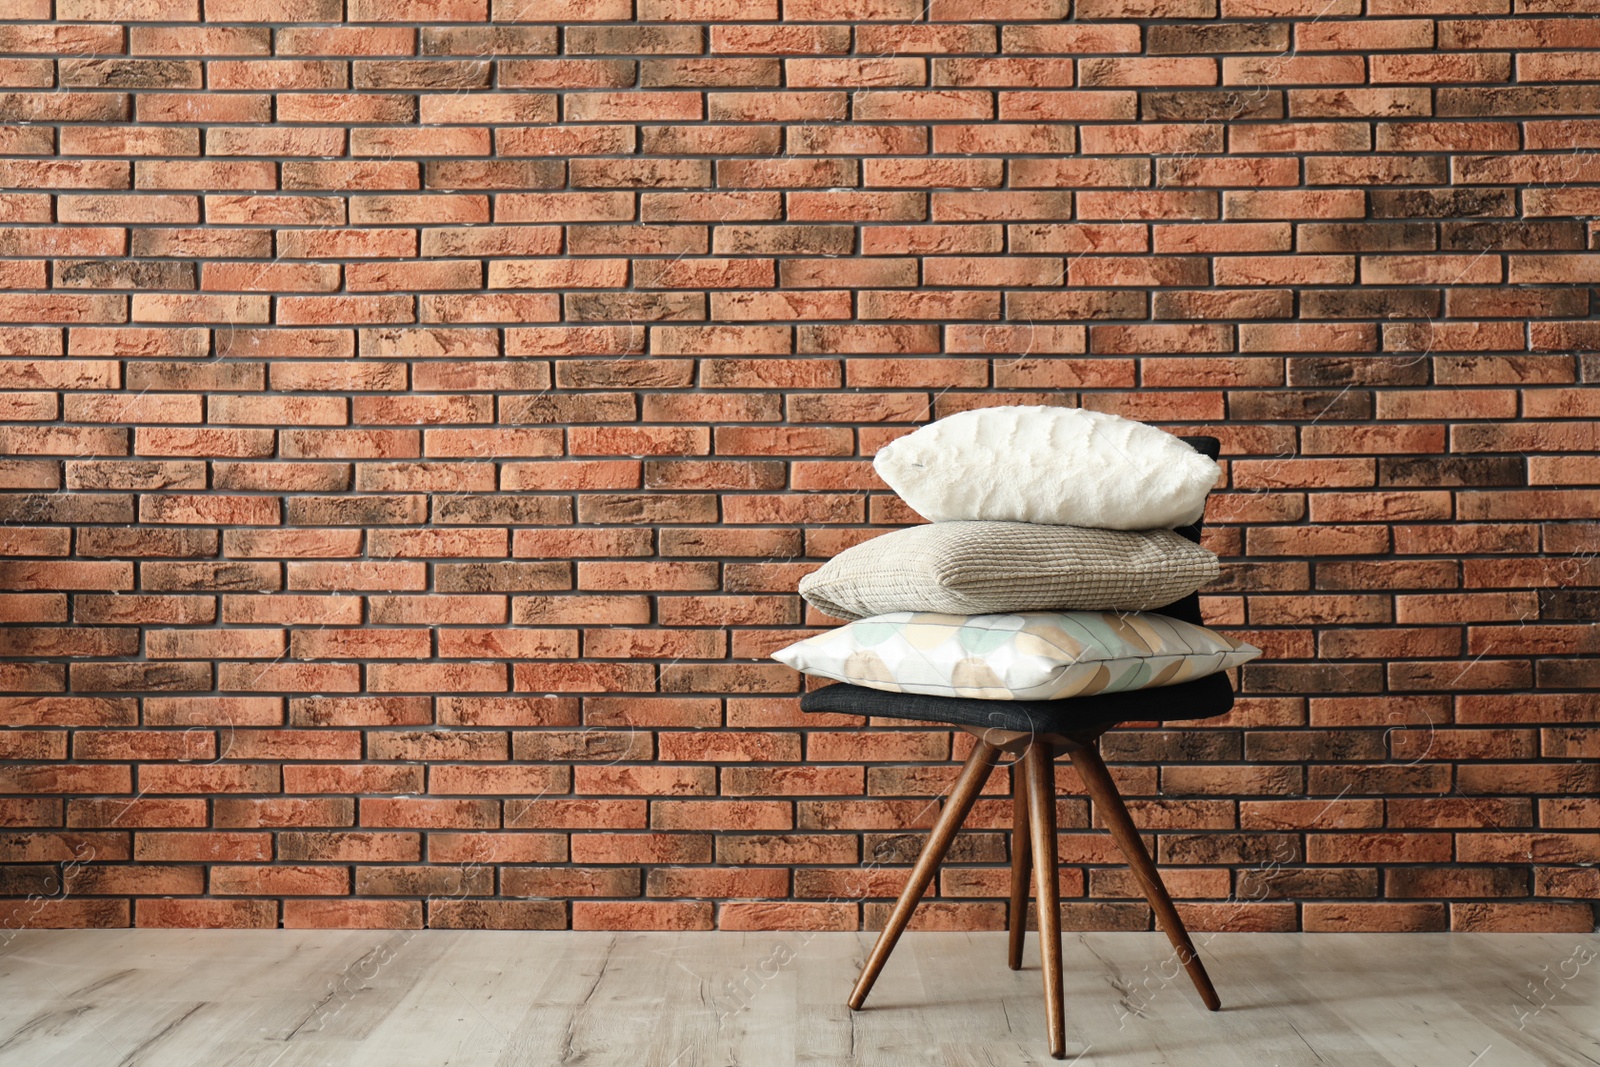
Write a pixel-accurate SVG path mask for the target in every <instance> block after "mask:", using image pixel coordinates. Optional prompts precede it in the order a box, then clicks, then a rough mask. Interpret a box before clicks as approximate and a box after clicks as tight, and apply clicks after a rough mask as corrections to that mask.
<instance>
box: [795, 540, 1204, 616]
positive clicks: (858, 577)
mask: <svg viewBox="0 0 1600 1067" xmlns="http://www.w3.org/2000/svg"><path fill="white" fill-rule="evenodd" d="M1219 572H1220V568H1219V567H1218V566H1217V557H1216V556H1214V555H1212V554H1211V553H1210V552H1209V551H1207V550H1206V549H1204V548H1201V547H1200V546H1199V545H1197V544H1195V543H1193V542H1192V541H1189V540H1187V539H1186V538H1184V537H1182V536H1181V535H1179V534H1176V533H1173V532H1172V531H1171V530H1094V529H1088V528H1085V527H1081V526H1042V525H1038V524H1035V523H1028V522H935V523H931V524H929V525H927V526H913V527H911V528H910V529H907V530H897V531H895V532H894V533H890V534H884V535H883V536H882V537H874V538H873V539H872V540H870V541H865V542H862V543H861V544H859V545H856V546H855V547H854V548H849V549H846V550H845V551H843V552H841V553H839V554H838V555H837V556H835V557H833V559H831V560H829V561H828V562H827V563H825V564H824V565H823V566H822V569H821V570H818V571H816V572H815V573H812V574H808V575H806V577H805V578H803V579H801V582H800V595H801V596H803V597H805V598H806V600H808V601H810V602H811V603H812V604H814V605H815V606H816V607H818V608H820V609H821V610H823V611H825V612H827V613H828V614H829V615H834V616H837V617H838V618H841V619H863V618H867V617H869V616H872V615H883V614H886V613H889V612H895V611H932V612H941V613H944V614H947V615H993V614H999V613H1004V612H1013V611H1150V610H1152V609H1155V608H1161V607H1165V606H1166V605H1168V604H1171V603H1172V602H1173V601H1175V600H1181V599H1182V598H1183V597H1185V596H1188V595H1189V594H1190V593H1192V592H1194V591H1195V590H1196V589H1198V588H1200V587H1201V586H1202V585H1205V584H1206V583H1207V582H1209V581H1211V580H1213V579H1214V578H1216V577H1217V575H1218V573H1219Z"/></svg>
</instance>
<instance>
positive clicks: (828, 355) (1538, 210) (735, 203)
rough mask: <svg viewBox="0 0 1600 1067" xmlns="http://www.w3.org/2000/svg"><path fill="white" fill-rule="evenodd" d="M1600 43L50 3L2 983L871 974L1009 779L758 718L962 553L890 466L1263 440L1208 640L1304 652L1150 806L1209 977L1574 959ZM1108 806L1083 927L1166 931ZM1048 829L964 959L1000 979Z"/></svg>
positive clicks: (972, 2) (980, 914)
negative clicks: (957, 457) (913, 501)
mask: <svg viewBox="0 0 1600 1067" xmlns="http://www.w3.org/2000/svg"><path fill="white" fill-rule="evenodd" d="M52 17H53V18H55V19H57V20H59V21H56V22H50V21H46V20H48V19H50V18H52ZM274 18H280V19H286V20H291V21H286V22H273V21H269V20H271V19H274ZM341 18H343V19H345V20H346V21H345V22H343V23H341V22H340V21H339V20H340V19H341ZM1597 43H1600V9H1596V8H1595V6H1594V4H1593V3H1592V2H1591V0H1488V2H1485V0H1369V2H1368V3H1367V4H1366V5H1365V6H1364V7H1363V5H1362V4H1361V3H1360V2H1359V0H1334V2H1332V3H1323V2H1321V0H1319V2H1317V3H1301V2H1293V0H1290V2H1282V3H1263V2H1260V0H1220V3H1219V0H1167V2H1166V3H1163V4H1154V3H1150V2H1149V0H1079V2H1078V3H1077V4H1076V5H1071V4H1069V3H1068V0H984V2H979V0H933V2H932V3H931V4H930V3H925V2H924V0H436V2H428V3H424V2H420V0H390V2H377V0H347V2H346V3H342V4H341V3H338V2H333V0H291V2H289V3H280V4H276V5H274V4H263V3H259V2H255V0H251V2H248V3H247V2H243V0H205V2H204V3H201V2H200V0H56V2H55V3H54V4H53V5H52V4H50V3H48V2H45V0H22V2H21V3H20V5H19V4H18V3H17V2H16V0H13V2H12V3H10V4H9V5H7V6H5V8H4V11H3V12H0V290H3V291H0V352H3V353H4V354H5V357H6V358H4V359H0V453H3V458H0V487H3V489H4V492H3V494H0V523H3V525H0V557H3V559H0V615H3V619H4V623H5V625H4V626H3V627H0V643H3V647H0V653H3V655H4V657H5V659H4V661H3V662H0V689H3V690H4V695H3V696H0V721H3V723H4V725H5V727H6V729H4V730H3V731H0V759H3V760H4V764H3V766H0V825H3V826H4V830H3V832H0V894H4V895H7V896H10V897H14V898H17V899H16V900H15V901H13V902H8V903H7V904H6V905H5V907H4V913H5V914H6V915H7V916H8V917H7V918H5V919H3V920H0V925H3V926H6V927H17V926H28V925H33V926H39V925H126V924H129V923H134V924H139V925H149V926H268V927H270V926H280V925H281V926H288V927H305V926H394V927H416V926H419V925H423V924H431V925H436V926H446V927H472V926H502V927H508V928H519V929H525V928H536V929H537V928H552V927H553V928H562V927H575V928H628V927H656V928H667V929H705V928H713V927H719V926H720V927H724V928H732V929H750V928H760V927H772V926H796V927H811V928H827V929H838V928H844V929H850V928H855V927H858V926H860V925H863V924H865V925H871V924H874V923H877V922H880V921H881V920H882V917H883V915H884V914H885V909H886V900H887V899H888V898H889V897H891V896H892V895H893V894H894V893H895V891H896V890H897V888H898V886H899V885H900V883H901V880H902V879H903V877H904V866H905V865H906V864H907V863H909V861H910V860H911V858H912V857H913V855H914V854H915V850H916V847H917V845H918V843H919V840H920V831H921V830H922V829H924V828H926V827H927V825H928V824H929V822H930V819H931V815H932V812H933V810H934V806H935V805H936V803H937V800H936V798H937V797H938V796H939V795H941V794H942V793H943V791H944V790H945V789H946V788H947V787H948V786H949V784H950V782H951V781H952V777H953V770H954V768H953V765H952V763H951V762H950V761H951V760H952V759H959V758H961V757H962V756H963V755H964V754H965V752H966V751H968V746H969V744H970V740H969V739H968V738H967V737H966V735H956V736H952V735H951V734H950V733H949V732H947V731H942V730H937V729H930V728H926V727H922V726H917V725H915V724H906V723H881V724H875V725H876V726H877V727H879V728H877V729H874V730H872V731H870V732H863V731H862V729H861V727H862V725H863V724H861V723H858V722H853V721H850V720H848V719H846V718H842V717H834V718H829V719H804V718H802V717H801V716H800V715H799V714H798V712H797V710H796V694H797V692H798V689H799V683H798V680H797V678H796V676H795V675H794V674H792V673H790V672H789V671H788V670H787V669H785V668H782V667H780V666H777V665H775V664H773V663H771V662H769V661H767V660H766V659H765V658H764V657H765V656H766V654H767V653H768V652H769V651H771V650H772V649H773V648H775V647H777V646H779V645H781V644H783V643H785V642H787V641H790V640H792V639H793V638H794V637H796V636H798V635H800V634H804V633H806V632H808V628H813V627H816V626H821V625H826V624H827V623H828V621H829V620H826V619H823V618H820V617H818V616H816V615H815V614H807V613H806V612H805V610H804V607H803V605H802V604H801V602H800V601H799V599H798V598H797V597H796V596H795V595H794V593H793V590H794V587H795V583H796V581H797V580H798V579H799V578H800V577H801V576H802V575H803V574H805V573H806V572H807V571H809V570H810V569H812V568H814V567H815V566H816V565H817V564H818V562H819V561H820V560H822V559H825V558H827V557H828V556H830V555H831V554H833V553H835V552H837V551H839V550H840V549H842V548H845V547H847V546H849V545H851V544H854V543H856V542H857V541H859V540H861V539H863V538H865V537H868V536H872V535H873V534H874V533H876V532H879V531H881V530H883V529H885V528H892V527H894V526H895V525H897V524H903V523H906V522H908V521H912V519H913V516H911V515H910V514H909V513H908V512H907V510H906V509H905V507H904V506H903V505H902V504H901V503H899V501H898V500H897V499H896V498H895V497H894V496H893V495H892V494H890V493H889V492H887V491H886V489H885V487H884V486H883V485H881V484H880V483H879V482H878V481H877V480H876V479H875V478H874V476H873V474H872V471H871V467H870V462H869V461H870V457H871V456H872V454H873V453H874V452H875V450H876V449H877V448H879V447H880V446H881V445H883V444H884V443H885V442H887V441H889V440H892V439H893V438H894V437H896V436H897V435H899V434H902V433H905V432H907V431H908V430H910V429H911V428H913V427H915V426H916V425H918V424H920V423H922V422H924V421H926V420H927V419H929V418H931V417H933V416H937V415H944V414H949V413H951V412H955V411H960V410H964V409H967V408H971V407H975V406H981V405H988V404H997V403H1018V402H1027V403H1047V404H1063V405H1074V404H1079V405H1082V406H1085V407H1089V408H1093V409H1099V410H1105V411H1114V412H1119V413H1122V414H1126V415H1129V416H1133V417H1136V418H1140V419H1145V420H1149V421H1153V422H1156V423H1158V424H1160V425H1163V426H1166V427H1169V428H1171V429H1173V430H1177V431H1199V432H1206V433H1214V434H1216V435H1217V436H1219V437H1221V438H1222V439H1223V441H1224V444H1223V451H1224V455H1225V460H1226V462H1225V466H1226V469H1227V481H1226V484H1225V485H1224V486H1222V487H1220V488H1219V491H1218V492H1217V493H1216V495H1215V496H1214V497H1213V500H1212V503H1211V510H1210V517H1211V527H1210V529H1209V531H1208V540H1209V543H1210V545H1211V546H1212V547H1213V548H1215V549H1216V550H1217V551H1218V552H1219V553H1221V554H1222V555H1223V556H1225V557H1227V558H1228V560H1229V561H1230V562H1229V565H1228V566H1227V568H1226V571H1225V576H1224V579H1223V580H1222V581H1221V582H1220V583H1218V584H1217V585H1216V586H1215V587H1213V588H1211V589H1210V590H1208V591H1207V596H1206V598H1205V608H1206V611H1207V613H1208V616H1209V618H1210V619H1211V620H1212V621H1213V622H1214V624H1215V625H1217V626H1220V627H1224V628H1226V629H1228V630H1230V631H1232V632H1234V633H1237V634H1239V635H1240V636H1242V637H1245V638H1247V639H1249V640H1251V641H1254V642H1256V643H1257V644H1259V645H1261V646H1262V647H1263V648H1265V649H1266V650H1267V652H1268V655H1267V657H1266V658H1264V659H1263V660H1261V661H1259V662H1257V663H1254V664H1251V665H1249V666H1247V667H1246V668H1244V670H1243V672H1242V677H1241V678H1240V686H1241V690H1242V697H1241V700H1240V702H1239V705H1238V708H1237V710H1236V711H1235V712H1234V713H1233V714H1232V715H1231V716H1229V717H1228V718H1227V719H1226V720H1219V721H1214V722H1206V723H1200V724H1183V725H1181V728H1175V729H1159V728H1155V727H1153V726H1151V725H1149V724H1143V725H1142V726H1136V727H1135V728H1133V729H1130V730H1128V731H1126V732H1122V733H1119V734H1116V735H1114V736H1113V737H1111V738H1109V739H1108V741H1107V745H1106V749H1107V754H1108V757H1109V758H1110V760H1111V762H1112V763H1113V773H1114V774H1115V775H1116V777H1117V778H1118V779H1119V781H1120V782H1121V783H1122V785H1123V787H1124V789H1125V790H1126V791H1127V793H1128V795H1129V796H1130V797H1131V798H1132V804H1133V807H1134V809H1135V817H1136V819H1137V820H1138V821H1139V822H1140V824H1141V826H1142V827H1144V828H1145V830H1146V835H1147V838H1148V839H1149V841H1150V843H1151V845H1152V848H1153V850H1154V851H1155V852H1156V854H1157V855H1158V857H1159V858H1160V860H1161V862H1162V863H1163V864H1165V865H1167V869H1168V873H1169V877H1170V879H1171V884H1172V885H1173V887H1174V890H1175V891H1176V893H1177V895H1178V896H1179V897H1180V898H1182V901H1183V903H1182V904H1181V905H1180V906H1181V907H1183V908H1184V909H1185V910H1186V912H1187V914H1188V917H1189V919H1190V920H1191V921H1192V922H1193V923H1194V924H1195V925H1196V926H1199V927H1205V928H1229V929H1242V930H1277V929H1294V928H1303V929H1308V930H1350V929H1372V930H1389V929H1411V930H1414V929H1443V928H1447V927H1454V928H1458V929H1471V930H1493V929H1515V930H1525V929H1542V930H1567V929H1587V928H1588V927H1589V925H1590V924H1591V923H1592V921H1593V917H1592V914H1591V902H1592V901H1593V900H1594V899H1595V897H1596V893H1597V885H1596V882H1595V879H1594V877H1593V873H1594V872H1593V869H1592V868H1593V866H1594V864H1595V863H1596V861H1597V860H1600V804H1597V803H1596V801H1595V800H1594V795H1595V794H1596V793H1597V792H1600V770H1597V769H1596V764H1595V760H1596V757H1597V756H1600V730H1597V728H1596V727H1595V725H1594V723H1595V720H1596V714H1595V708H1596V698H1595V693H1596V692H1597V691H1600V658H1597V657H1596V653H1597V651H1600V639H1597V637H1596V631H1595V625H1594V623H1593V621H1592V620H1594V619H1595V618H1596V616H1597V613H1600V496H1597V492H1596V486H1597V485H1600V458H1597V457H1600V438H1597V437H1596V418H1597V416H1600V389H1597V387H1596V384H1595V382H1596V379H1597V377H1600V355H1596V354H1595V352H1596V351H1597V350H1600V320H1597V319H1595V318H1593V317H1592V314H1593V311H1594V309H1595V306H1596V305H1595V304H1594V302H1593V300H1594V292H1593V289H1594V287H1595V286H1596V285H1597V284H1600V239H1597V227H1596V223H1595V222H1594V218H1595V216H1597V215H1600V87H1597V85H1596V82H1597V80H1600V52H1596V51H1594V50H1593V47H1594V46H1595V45H1596V44H1597ZM1585 49H1589V50H1585ZM1062 779H1063V795H1062V798H1061V800H1060V802H1059V806H1060V820H1061V825H1062V840H1061V848H1062V855H1063V857H1064V867H1063V870H1062V872H1061V885H1062V890H1063V893H1065V894H1066V895H1067V896H1068V898H1069V902H1068V903H1067V904H1066V906H1065V915H1066V921H1067V922H1068V923H1069V924H1071V925H1074V926H1087V927H1100V928H1128V929H1144V928H1148V927H1149V925H1150V915H1149V911H1148V909H1147V908H1146V906H1145V905H1144V904H1143V902H1142V901H1141V900H1140V899H1139V897H1138V893H1137V891H1136V887H1135V886H1134V885H1133V883H1132V881H1131V879H1130V878H1129V877H1128V875H1127V874H1126V872H1125V871H1124V870H1123V869H1121V868H1120V867H1119V866H1118V865H1117V864H1116V860H1117V857H1116V855H1115V852H1114V850H1113V849H1112V848H1111V847H1110V844H1109V842H1108V840H1107V838H1106V836H1105V835H1104V834H1103V833H1102V832H1100V831H1099V830H1098V829H1097V825H1098V818H1097V813H1094V812H1092V811H1091V810H1090V806H1089V804H1088V802H1087V801H1086V800H1085V799H1084V797H1083V796H1082V795H1081V791H1080V790H1079V788H1078V785H1077V782H1076V781H1075V779H1074V778H1073V776H1072V774H1071V772H1070V771H1069V770H1063V773H1062ZM1010 784H1011V783H1010V776H1009V774H1007V773H1005V772H1002V773H1000V774H998V775H997V776H996V779H995V782H994V784H993V785H992V786H991V787H990V791H989V794H988V796H987V797H986V799H984V800H983V802H982V803H981V804H980V806H979V807H978V809H977V811H976V813H975V814H974V816H973V821H972V830H971V832H969V833H967V834H965V835H963V836H962V837H961V838H960V839H958V841H957V843H956V846H955V849H954V853H953V861H952V864H953V865H952V866H950V867H949V868H947V869H946V870H945V872H944V873H943V875H942V877H941V881H940V883H939V884H938V885H937V886H936V887H935V892H936V896H937V898H938V899H936V900H935V901H933V902H932V904H933V905H934V906H932V907H929V908H928V909H927V910H926V911H925V912H924V913H923V914H922V915H921V917H920V919H919V921H920V922H921V923H923V924H924V925H931V926H944V927H993V926H996V925H998V924H999V923H1001V922H1002V921H1003V915H1004V906H1003V903H1001V901H1002V898H1003V896H1004V894H1005V888H1006V877H1005V873H1004V867H1003V865H1004V863H1005V860H1006V856H1007V846H1008V842H1007V834H1006V832H1005V826H1006V823H1007V819H1008V811H1009V801H1008V800H1006V799H1005V795H1006V792H1007V791H1008V790H1009V789H1010ZM63 885H64V886H65V894H66V900H64V901H53V900H48V899H46V898H47V897H49V896H52V895H60V894H61V893H62V887H63Z"/></svg>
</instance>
